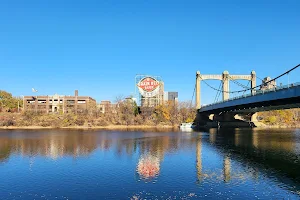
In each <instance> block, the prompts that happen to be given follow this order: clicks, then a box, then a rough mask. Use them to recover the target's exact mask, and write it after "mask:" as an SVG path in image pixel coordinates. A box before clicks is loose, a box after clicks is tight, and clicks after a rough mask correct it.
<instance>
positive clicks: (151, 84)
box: [137, 77, 159, 97]
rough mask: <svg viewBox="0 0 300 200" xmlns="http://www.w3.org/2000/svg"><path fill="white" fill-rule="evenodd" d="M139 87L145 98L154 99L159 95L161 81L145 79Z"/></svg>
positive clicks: (150, 78) (151, 78)
mask: <svg viewBox="0 0 300 200" xmlns="http://www.w3.org/2000/svg"><path fill="white" fill-rule="evenodd" d="M137 86H138V88H139V92H140V93H141V95H142V96H143V97H154V96H156V95H158V94H159V81H157V80H156V79H155V78H153V77H145V78H143V79H142V80H140V82H139V83H138V85H137Z"/></svg>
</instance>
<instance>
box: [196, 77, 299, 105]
mask: <svg viewBox="0 0 300 200" xmlns="http://www.w3.org/2000/svg"><path fill="white" fill-rule="evenodd" d="M296 86H300V82H296V83H292V84H288V85H282V86H276V87H274V88H271V89H266V90H255V94H246V95H242V96H238V97H233V98H229V99H228V100H225V101H218V102H216V103H211V104H207V105H203V106H202V108H204V107H208V106H212V105H216V104H220V103H224V102H227V101H232V100H236V99H242V98H246V97H250V96H256V95H264V94H266V93H270V92H275V91H278V90H284V89H289V88H292V87H296Z"/></svg>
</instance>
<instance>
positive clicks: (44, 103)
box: [23, 90, 96, 113]
mask: <svg viewBox="0 0 300 200" xmlns="http://www.w3.org/2000/svg"><path fill="white" fill-rule="evenodd" d="M94 105H95V106H96V101H95V99H93V98H91V97H89V96H78V90H75V96H62V95H58V94H55V95H53V96H24V99H23V107H24V111H35V112H43V113H57V112H62V113H68V112H75V113H77V112H84V111H86V110H87V109H88V108H89V107H91V106H94Z"/></svg>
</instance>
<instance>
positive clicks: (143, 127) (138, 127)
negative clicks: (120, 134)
mask: <svg viewBox="0 0 300 200" xmlns="http://www.w3.org/2000/svg"><path fill="white" fill-rule="evenodd" d="M0 129H2V130H39V129H65V130H82V129H83V130H87V129H88V130H128V129H131V130H149V129H153V130H159V129H163V130H171V129H178V126H169V125H158V126H148V125H128V126H126V125H108V126H70V127H51V126H48V127H44V126H1V127H0Z"/></svg>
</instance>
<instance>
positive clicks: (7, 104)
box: [0, 90, 22, 111]
mask: <svg viewBox="0 0 300 200" xmlns="http://www.w3.org/2000/svg"><path fill="white" fill-rule="evenodd" d="M18 103H19V105H22V99H21V98H16V97H13V96H12V94H11V93H9V92H6V91H4V90H0V109H1V111H3V110H6V111H13V110H16V109H17V108H18Z"/></svg>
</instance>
